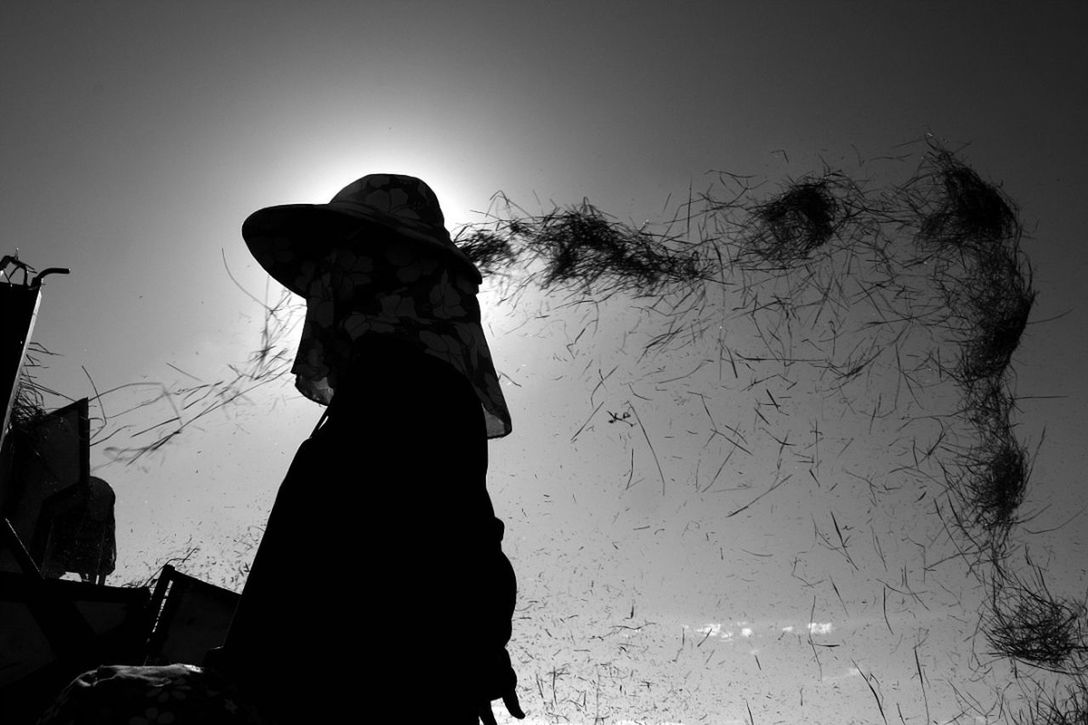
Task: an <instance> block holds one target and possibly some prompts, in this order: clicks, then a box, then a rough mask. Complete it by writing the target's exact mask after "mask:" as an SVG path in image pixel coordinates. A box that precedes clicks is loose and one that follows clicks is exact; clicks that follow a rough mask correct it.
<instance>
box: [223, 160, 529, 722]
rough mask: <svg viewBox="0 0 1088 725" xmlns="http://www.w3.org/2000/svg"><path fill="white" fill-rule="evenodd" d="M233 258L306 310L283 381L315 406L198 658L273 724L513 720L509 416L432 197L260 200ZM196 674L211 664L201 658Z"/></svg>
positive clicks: (424, 189) (402, 189) (359, 190)
mask: <svg viewBox="0 0 1088 725" xmlns="http://www.w3.org/2000/svg"><path fill="white" fill-rule="evenodd" d="M242 235H243V237H244V238H245V241H246V243H247V245H248V246H249V249H250V251H251V252H252V253H253V255H254V257H255V258H256V259H257V261H258V262H259V263H260V264H261V265H262V266H263V267H264V268H265V269H266V270H267V271H268V272H269V274H271V275H272V276H273V277H274V278H275V279H277V280H278V281H279V282H281V283H282V284H283V285H285V286H286V287H287V288H288V289H290V290H291V291H292V292H294V293H296V294H298V295H301V296H302V297H304V298H305V299H306V321H305V324H304V327H303V330H302V338H301V342H300V344H299V349H298V353H297V356H296V359H295V363H294V368H293V372H294V373H295V375H296V385H297V387H298V389H299V390H300V391H301V392H302V393H303V394H304V395H305V396H306V397H308V398H310V399H311V400H314V401H316V402H318V403H321V404H324V405H327V406H328V408H327V410H326V412H325V415H324V416H323V417H322V420H321V422H320V423H319V424H318V427H317V428H316V430H315V431H314V433H313V435H312V436H311V437H310V438H309V439H308V440H306V441H305V442H304V443H303V444H302V446H301V447H300V448H299V450H298V453H297V454H296V456H295V459H294V461H293V462H292V464H291V466H290V469H289V470H288V472H287V475H286V478H285V479H284V481H283V483H282V485H281V486H280V489H279V492H278V494H277V496H276V502H275V505H274V506H273V508H272V512H271V515H270V517H269V519H268V526H267V529H266V530H265V533H264V538H263V539H262V541H261V544H260V548H259V549H258V551H257V554H256V558H255V560H254V562H253V567H252V570H251V571H250V574H249V578H248V580H247V581H246V585H245V589H244V591H243V592H242V599H241V603H240V605H239V607H238V610H237V612H236V614H235V617H234V620H233V622H232V624H231V628H230V632H229V634H228V636H227V640H226V642H225V644H224V646H223V648H222V651H221V652H220V653H219V658H218V659H221V662H217V664H218V665H219V666H220V667H222V669H223V670H224V671H226V672H228V673H230V675H231V676H232V677H233V678H234V679H235V680H237V681H238V682H239V683H240V685H241V687H242V688H243V692H244V693H245V694H246V695H247V696H248V697H249V698H250V699H252V700H254V701H255V702H256V703H257V704H259V705H260V706H261V708H262V709H263V710H264V712H265V713H266V714H267V715H268V716H270V717H271V718H273V719H275V720H276V721H279V722H283V723H296V722H298V723H325V722H375V723H378V722H412V723H415V722H426V723H451V724H460V723H476V722H478V719H477V718H478V717H482V718H483V719H484V722H485V723H486V722H493V718H492V716H491V708H490V701H491V700H495V699H499V698H503V699H504V701H505V702H506V705H507V708H508V709H509V710H510V711H511V713H513V714H514V715H515V716H518V717H524V716H523V715H522V714H521V712H520V709H519V707H518V704H517V699H516V696H515V695H514V689H515V685H516V682H517V679H516V677H515V675H514V671H513V669H512V667H511V664H510V658H509V656H508V655H507V652H506V649H505V646H506V643H507V642H508V640H509V638H510V622H511V616H512V613H513V607H514V597H515V580H514V572H513V569H512V568H511V566H510V563H509V561H508V560H507V559H506V557H505V556H504V555H503V553H502V549H501V539H502V534H503V525H502V523H501V522H500V521H499V520H498V519H496V518H495V512H494V509H493V508H492V504H491V500H490V498H489V496H488V493H487V489H486V487H485V476H486V471H487V445H488V444H487V440H488V438H494V437H499V436H504V435H506V434H508V433H509V432H510V415H509V413H508V411H507V408H506V403H505V401H504V399H503V394H502V391H501V390H500V388H499V382H498V378H497V376H496V374H495V368H494V366H493V364H492V361H491V354H490V351H489V350H488V346H487V342H486V340H485V339H484V333H483V329H482V327H481V325H480V308H479V304H478V302H477V300H476V292H477V290H478V286H479V284H480V282H481V277H480V274H479V272H478V271H477V269H476V268H475V266H474V265H473V264H472V263H471V262H470V261H469V260H468V258H467V257H465V256H464V255H463V253H462V252H461V251H460V250H458V249H457V247H456V246H455V245H454V244H453V243H452V242H451V241H450V237H449V233H448V232H447V231H446V229H445V226H444V220H443V217H442V211H441V209H440V207H439V205H438V200H437V199H436V198H435V195H434V193H433V192H432V191H431V189H430V188H429V187H428V186H427V185H426V184H425V183H423V182H422V181H420V180H419V179H415V178H412V177H408V176H397V175H392V174H375V175H370V176H366V177H363V178H362V179H359V180H358V181H356V182H354V183H352V184H350V185H349V186H347V187H345V188H344V189H343V190H342V191H340V193H338V194H337V195H336V196H335V197H334V198H333V200H332V201H331V202H330V203H329V204H322V205H309V204H296V205H287V206H274V207H269V208H266V209H262V210H260V211H258V212H256V213H254V214H253V215H251V216H250V217H249V218H248V219H247V220H246V221H245V224H244V225H243V227H242ZM213 662H214V661H213Z"/></svg>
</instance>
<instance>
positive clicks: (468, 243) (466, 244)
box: [455, 229, 517, 277]
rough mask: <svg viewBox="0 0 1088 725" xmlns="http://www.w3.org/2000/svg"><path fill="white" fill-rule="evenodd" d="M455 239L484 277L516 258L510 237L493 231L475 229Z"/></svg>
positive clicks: (500, 269)
mask: <svg viewBox="0 0 1088 725" xmlns="http://www.w3.org/2000/svg"><path fill="white" fill-rule="evenodd" d="M455 241H456V244H457V246H458V247H459V248H460V249H461V251H462V252H464V253H465V255H466V256H468V258H469V259H471V260H472V262H473V264H475V265H476V267H477V269H479V270H480V274H481V275H483V276H485V277H486V276H488V275H491V274H495V273H496V272H500V271H502V270H503V269H505V268H507V267H508V266H509V265H511V264H513V263H514V262H515V260H516V259H517V253H516V252H515V251H514V249H513V248H512V247H511V246H510V239H509V238H508V237H503V236H500V235H499V234H497V233H495V232H488V231H484V230H482V229H476V230H473V231H471V232H469V233H468V234H466V235H465V236H464V237H460V238H458V239H457V240H455Z"/></svg>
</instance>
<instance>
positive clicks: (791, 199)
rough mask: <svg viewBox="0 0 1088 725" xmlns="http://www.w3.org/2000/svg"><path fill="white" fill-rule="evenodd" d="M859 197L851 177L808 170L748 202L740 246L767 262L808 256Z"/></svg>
mask: <svg viewBox="0 0 1088 725" xmlns="http://www.w3.org/2000/svg"><path fill="white" fill-rule="evenodd" d="M859 198H860V194H859V192H858V189H857V186H856V185H855V183H854V182H853V181H852V180H851V179H849V178H848V177H846V176H845V175H843V174H841V173H838V172H828V173H825V174H823V175H822V176H806V177H804V178H802V179H800V180H799V181H795V182H792V183H790V184H789V185H787V186H786V187H785V189H784V190H783V191H782V192H781V193H780V194H778V195H777V196H775V197H774V198H772V199H770V200H769V201H765V202H761V203H758V204H755V205H754V206H751V207H749V208H748V212H749V213H750V215H751V218H750V222H749V224H750V226H751V231H750V232H749V233H748V235H747V237H746V238H745V239H744V240H743V246H744V247H745V248H746V251H748V252H750V253H752V254H754V255H755V256H756V258H757V259H759V260H762V261H765V262H774V263H777V264H789V263H792V262H798V261H801V260H804V259H807V258H808V257H809V256H810V255H811V254H812V253H813V252H814V251H816V250H817V249H819V248H820V247H823V246H824V245H826V244H827V243H828V242H830V241H831V239H832V238H833V237H834V236H835V234H837V233H838V232H839V231H840V230H841V229H842V227H843V226H844V225H845V224H846V222H847V221H849V219H850V218H851V217H852V216H854V215H855V214H856V213H857V211H858V209H857V208H856V207H857V201H858V199H859Z"/></svg>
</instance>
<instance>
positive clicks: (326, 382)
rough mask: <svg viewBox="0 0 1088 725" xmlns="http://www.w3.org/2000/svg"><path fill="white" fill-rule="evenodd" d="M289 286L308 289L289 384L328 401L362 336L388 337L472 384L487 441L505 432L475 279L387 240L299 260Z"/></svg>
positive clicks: (500, 396)
mask: <svg viewBox="0 0 1088 725" xmlns="http://www.w3.org/2000/svg"><path fill="white" fill-rule="evenodd" d="M297 270H298V277H297V279H296V280H295V284H294V289H304V290H306V291H307V294H306V320H305V323H304V324H303V328H302V337H301V339H300V341H299V346H298V351H297V353H296V356H295V362H294V366H293V367H292V369H291V371H292V372H293V373H294V374H295V387H297V388H298V390H299V392H301V393H302V394H303V395H305V396H306V397H307V398H309V399H311V400H313V401H315V402H317V403H321V404H323V405H328V404H329V403H330V402H331V401H332V398H333V395H334V393H335V384H336V383H335V378H336V371H337V370H343V369H346V367H347V365H348V364H349V361H350V359H351V354H352V349H353V343H354V342H355V341H356V340H358V339H359V338H360V337H362V336H363V335H369V334H378V335H389V336H392V337H394V338H396V339H397V340H399V341H402V342H407V343H408V344H410V345H411V346H413V347H415V348H416V349H418V350H420V352H422V353H424V354H427V355H432V356H434V357H436V358H438V359H440V360H443V361H445V362H447V363H449V364H450V365H452V366H453V368H454V369H456V370H457V371H458V372H460V373H461V374H462V375H464V376H465V378H466V379H468V381H469V382H470V383H471V384H472V387H473V389H474V390H475V392H476V395H477V397H478V398H479V399H480V403H481V405H482V407H483V411H484V418H485V420H486V423H487V436H488V438H498V437H501V436H505V435H507V434H508V433H510V430H511V423H510V412H509V410H508V409H507V405H506V400H505V398H504V396H503V393H502V389H501V388H500V386H499V379H498V375H497V374H496V372H495V366H494V363H493V362H492V359H491V351H490V349H489V348H488V345H487V340H486V338H485V337H484V331H483V327H482V326H481V324H480V306H479V302H478V301H477V299H476V294H477V292H478V290H479V287H478V285H477V284H476V282H475V281H473V280H470V279H468V278H467V277H465V276H463V275H461V274H458V273H456V272H455V271H453V270H452V269H451V268H449V267H448V266H447V265H444V264H442V263H441V262H440V261H439V260H438V259H437V258H436V257H435V255H433V254H430V253H428V252H427V250H426V249H425V248H421V247H420V246H419V245H415V244H412V243H410V242H404V243H402V240H398V239H396V238H393V239H391V240H389V241H388V242H387V243H385V244H382V245H375V246H373V247H372V248H371V249H370V250H369V253H361V252H360V251H359V250H358V249H355V250H349V249H334V250H333V251H332V252H331V253H330V254H329V256H328V257H326V258H325V259H324V260H323V261H321V262H318V263H311V264H305V263H303V262H301V261H299V263H298V265H297Z"/></svg>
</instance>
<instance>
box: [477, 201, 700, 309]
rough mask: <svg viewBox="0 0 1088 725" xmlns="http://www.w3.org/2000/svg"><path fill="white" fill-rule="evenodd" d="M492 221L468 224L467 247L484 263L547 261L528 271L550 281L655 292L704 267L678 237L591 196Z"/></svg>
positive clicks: (489, 265)
mask: <svg viewBox="0 0 1088 725" xmlns="http://www.w3.org/2000/svg"><path fill="white" fill-rule="evenodd" d="M491 227H492V228H491V229H479V228H477V229H471V230H469V231H468V232H467V235H466V236H465V237H464V239H465V241H464V242H462V243H461V244H460V246H461V248H462V250H463V251H465V253H466V254H467V255H468V256H469V258H470V259H472V260H473V261H474V262H477V264H478V265H480V266H481V271H483V270H484V269H487V270H488V271H494V270H495V269H496V268H498V266H499V265H500V264H501V265H502V266H504V267H506V266H511V265H513V264H514V263H531V262H534V261H539V262H542V263H543V271H542V272H540V273H539V276H538V275H537V273H532V274H530V275H529V276H530V279H532V281H536V282H538V283H539V285H540V286H541V287H542V288H545V289H547V288H549V287H553V286H559V287H580V288H582V289H584V290H592V291H594V292H598V293H604V294H607V293H610V292H616V291H635V290H637V291H639V292H653V291H654V290H657V289H659V288H661V287H663V286H664V285H666V284H667V283H669V282H691V281H694V280H697V279H700V278H701V277H702V276H703V274H704V272H703V265H701V264H700V261H699V258H698V256H697V254H696V253H695V252H693V251H690V250H688V251H683V250H680V249H678V248H677V245H676V244H675V242H676V240H675V239H672V238H670V237H667V236H665V235H661V234H655V233H653V232H651V231H649V230H647V229H637V228H634V227H632V226H629V225H627V224H623V223H621V222H618V221H616V220H614V219H611V218H609V217H608V216H607V215H605V214H604V213H603V212H602V211H601V210H600V209H598V208H597V207H595V206H593V205H592V204H590V203H589V202H588V201H583V202H582V203H581V204H579V205H576V206H570V207H567V208H562V209H560V208H557V209H554V210H552V211H551V212H548V213H546V214H542V215H539V216H512V217H508V218H502V219H499V220H498V221H496V222H495V223H494V224H493V225H491Z"/></svg>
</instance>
